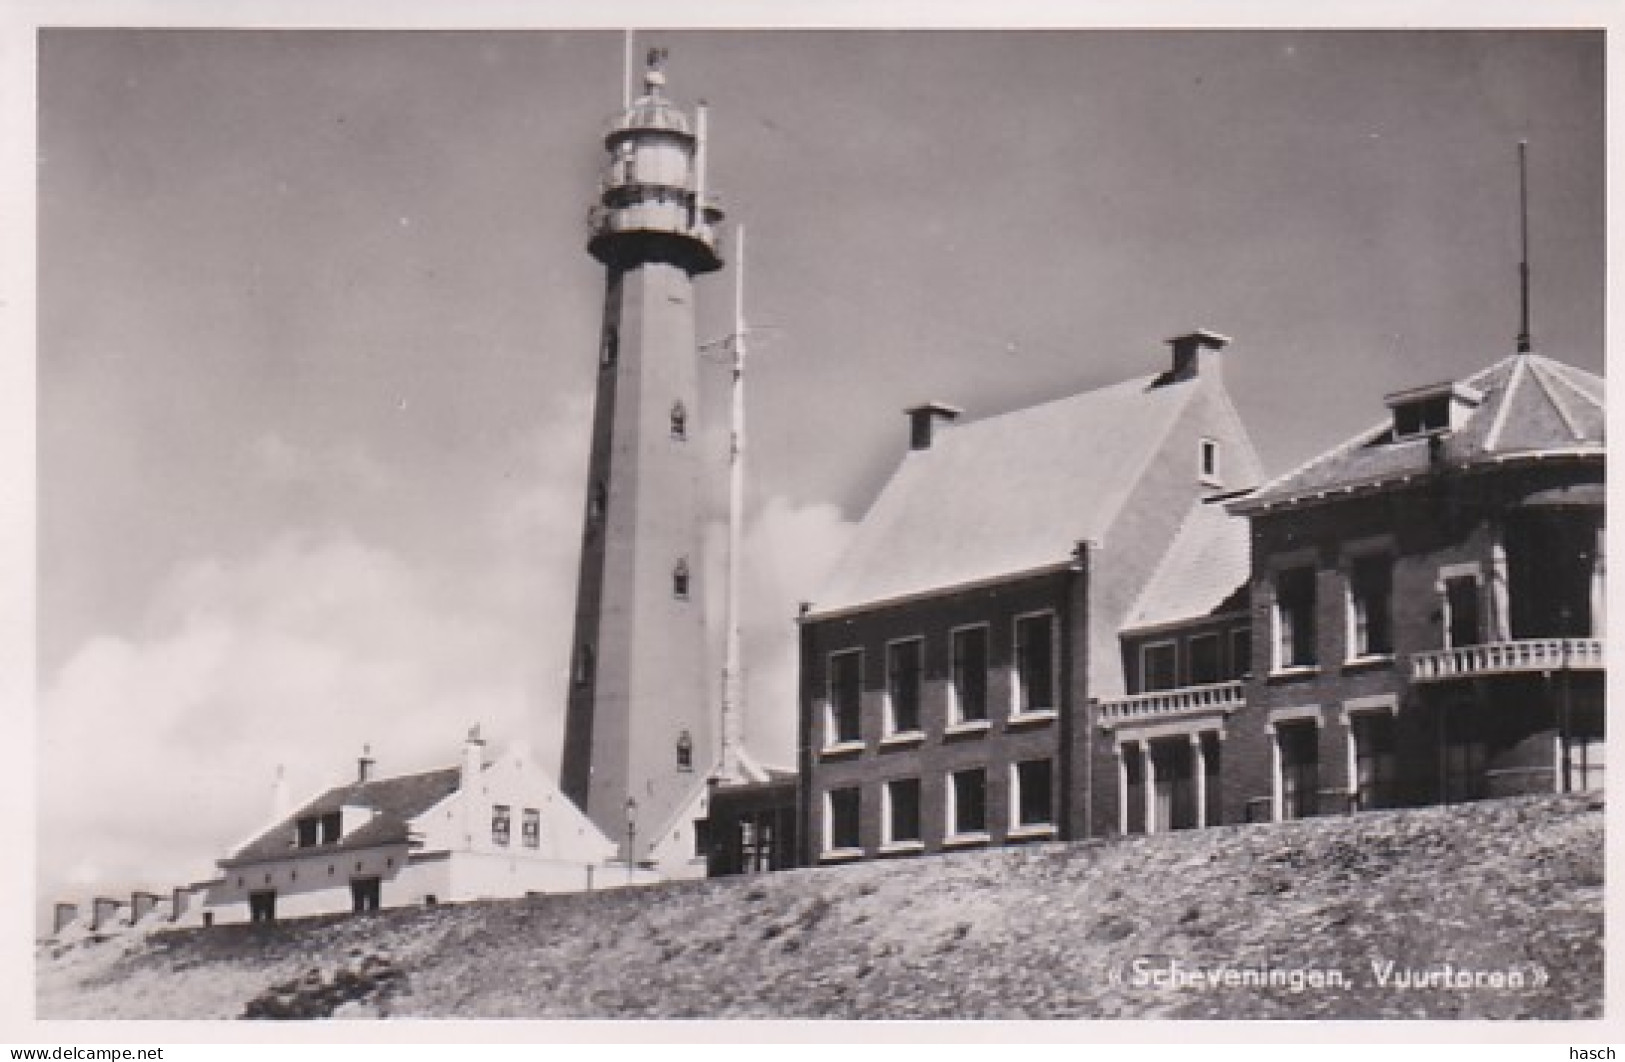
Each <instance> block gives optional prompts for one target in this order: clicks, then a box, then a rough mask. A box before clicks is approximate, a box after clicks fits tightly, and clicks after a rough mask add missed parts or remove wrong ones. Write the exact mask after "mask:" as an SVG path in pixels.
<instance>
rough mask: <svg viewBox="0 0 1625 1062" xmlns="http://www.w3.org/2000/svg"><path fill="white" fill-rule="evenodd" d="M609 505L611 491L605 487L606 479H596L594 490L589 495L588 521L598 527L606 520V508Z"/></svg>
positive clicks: (593, 485)
mask: <svg viewBox="0 0 1625 1062" xmlns="http://www.w3.org/2000/svg"><path fill="white" fill-rule="evenodd" d="M608 505H609V491H608V490H606V489H605V487H604V481H603V480H601V479H595V480H593V483H592V490H591V491H590V492H589V493H588V496H587V521H588V523H589V524H591V526H593V527H595V528H596V527H597V526H598V525H599V524H601V523H603V522H604V510H605V509H606V508H607V507H608Z"/></svg>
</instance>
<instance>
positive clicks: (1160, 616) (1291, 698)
mask: <svg viewBox="0 0 1625 1062" xmlns="http://www.w3.org/2000/svg"><path fill="white" fill-rule="evenodd" d="M1386 404H1387V407H1388V414H1387V416H1386V418H1385V419H1384V420H1383V421H1382V422H1381V423H1380V424H1378V425H1376V426H1374V427H1372V428H1370V429H1368V430H1366V431H1364V432H1361V433H1360V434H1359V435H1357V436H1355V437H1354V438H1352V439H1350V440H1348V441H1347V442H1345V443H1343V444H1342V445H1339V446H1337V447H1335V448H1333V449H1331V450H1329V451H1327V452H1326V453H1324V454H1322V455H1320V456H1318V457H1315V458H1314V459H1312V460H1310V461H1308V462H1306V463H1305V464H1303V465H1302V466H1300V467H1299V468H1296V469H1293V470H1292V471H1290V472H1288V473H1286V474H1285V475H1282V476H1280V477H1279V478H1277V479H1275V480H1273V481H1272V482H1270V483H1267V484H1265V485H1264V486H1263V487H1261V488H1260V489H1258V490H1257V491H1255V492H1253V493H1251V494H1249V495H1246V496H1244V497H1238V498H1235V499H1232V500H1230V501H1229V502H1228V503H1227V508H1228V509H1229V511H1230V512H1231V514H1233V515H1232V517H1231V520H1230V526H1228V527H1226V521H1225V517H1224V516H1223V515H1222V514H1221V513H1220V512H1218V511H1217V507H1216V506H1201V507H1198V511H1197V513H1195V514H1193V519H1192V521H1191V522H1189V523H1187V525H1186V532H1188V533H1189V536H1188V537H1189V538H1190V541H1189V542H1187V541H1186V538H1187V534H1186V533H1182V535H1181V538H1180V540H1179V541H1176V544H1175V546H1174V547H1173V548H1172V549H1171V550H1170V553H1169V557H1168V558H1167V560H1166V561H1165V563H1164V565H1163V568H1162V570H1160V571H1159V573H1158V576H1157V577H1156V579H1154V580H1153V583H1152V585H1151V586H1150V587H1148V590H1147V596H1146V598H1145V599H1144V600H1143V602H1142V605H1141V607H1140V610H1139V613H1140V614H1138V615H1137V616H1136V617H1135V618H1134V619H1132V620H1131V622H1130V624H1129V626H1128V628H1127V629H1126V630H1125V631H1124V638H1123V642H1124V650H1125V660H1124V663H1125V668H1126V670H1127V671H1128V673H1129V675H1130V681H1131V684H1133V688H1131V690H1130V693H1129V695H1128V696H1124V697H1120V698H1116V699H1108V700H1105V701H1103V703H1101V704H1100V705H1099V706H1098V710H1097V726H1098V727H1099V729H1100V730H1101V731H1102V733H1103V734H1105V735H1109V746H1110V755H1109V756H1108V755H1107V754H1105V753H1103V752H1102V751H1100V750H1099V749H1097V753H1096V757H1095V758H1096V772H1095V777H1096V779H1097V781H1096V794H1097V799H1096V803H1097V806H1098V807H1105V806H1107V805H1110V806H1111V808H1112V811H1111V814H1110V816H1108V818H1109V819H1110V820H1112V821H1110V822H1108V823H1106V824H1105V828H1108V829H1116V830H1118V831H1121V832H1141V831H1146V830H1147V828H1148V824H1149V829H1150V831H1153V832H1154V831H1155V830H1158V829H1168V828H1181V827H1186V826H1196V825H1207V824H1216V823H1226V822H1244V821H1259V820H1279V819H1288V818H1299V817H1304V816H1310V815H1318V814H1327V813H1340V812H1345V811H1350V810H1358V809H1362V808H1372V807H1385V806H1394V805H1407V804H1428V803H1443V802H1455V801H1462V800H1472V799H1478V798H1482V797H1489V796H1503V795H1513V794H1519V793H1528V792H1549V791H1552V790H1559V791H1563V790H1571V789H1582V788H1596V787H1600V786H1601V783H1602V766H1603V765H1602V751H1603V642H1602V637H1603V620H1604V592H1603V587H1604V581H1603V569H1604V565H1603V516H1604V508H1603V502H1604V499H1603V475H1604V448H1603V435H1604V414H1603V382H1602V380H1600V379H1599V378H1597V377H1596V376H1593V375H1591V374H1590V373H1586V372H1583V371H1581V370H1578V369H1574V368H1571V367H1569V366H1565V365H1562V364H1561V363H1558V362H1554V361H1552V360H1550V359H1547V358H1543V357H1540V356H1538V355H1534V354H1530V353H1520V354H1515V355H1513V356H1511V357H1509V358H1506V359H1504V360H1502V361H1499V362H1497V363H1495V364H1494V365H1492V366H1490V367H1488V368H1486V369H1484V370H1483V371H1481V372H1479V373H1476V374H1474V375H1473V376H1470V377H1468V378H1467V379H1465V380H1462V381H1451V382H1446V383H1441V384H1437V385H1433V386H1428V387H1420V388H1415V389H1412V390H1408V391H1403V392H1399V393H1396V394H1392V395H1389V396H1388V397H1387V400H1386ZM1240 518H1245V519H1246V521H1247V522H1248V524H1249V525H1250V535H1242V534H1240V533H1239V525H1238V523H1237V521H1238V520H1239V519H1240ZM1249 552H1250V575H1249V576H1248V578H1247V582H1246V584H1244V585H1240V586H1236V585H1234V584H1233V580H1234V578H1235V575H1236V573H1237V572H1238V571H1241V572H1246V571H1249V568H1248V567H1247V565H1248V560H1247V558H1248V554H1249ZM1238 609H1245V610H1246V611H1245V616H1246V620H1247V621H1246V623H1245V624H1244V625H1236V623H1235V621H1236V619H1237V617H1238V612H1237V610H1238ZM1224 628H1228V630H1229V635H1228V637H1229V638H1231V639H1233V641H1231V642H1230V643H1229V644H1230V645H1231V646H1232V648H1233V649H1235V648H1239V646H1240V645H1242V644H1243V643H1244V642H1245V643H1250V653H1251V662H1250V665H1249V666H1245V667H1243V666H1240V665H1239V663H1238V659H1237V655H1236V653H1235V652H1234V651H1232V653H1231V655H1230V656H1229V657H1226V656H1225V655H1224V653H1223V651H1222V649H1223V646H1224V645H1225V639H1226V636H1225V630H1224ZM1248 628H1250V630H1251V632H1252V633H1251V634H1250V635H1249V634H1245V633H1243V632H1244V631H1245V630H1246V629H1248ZM1215 634H1217V635H1219V636H1220V637H1219V639H1218V641H1217V643H1215V642H1213V641H1212V640H1211V636H1212V635H1215ZM1199 644H1200V645H1201V646H1203V648H1201V649H1200V651H1199V650H1198V645H1199ZM1226 668H1228V671H1226V670H1225V669H1226ZM1215 675H1220V676H1221V677H1220V680H1219V681H1215V680H1214V679H1215ZM1108 764H1110V765H1112V766H1115V768H1116V785H1115V786H1110V785H1108V784H1107V783H1106V781H1105V779H1106V777H1107V771H1106V770H1105V768H1106V767H1107V766H1108ZM1195 778H1200V779H1202V784H1200V785H1196V784H1194V782H1193V779H1195ZM1113 790H1115V792H1113ZM1100 819H1101V817H1100V816H1097V820H1096V821H1097V826H1099V825H1102V824H1101V821H1100Z"/></svg>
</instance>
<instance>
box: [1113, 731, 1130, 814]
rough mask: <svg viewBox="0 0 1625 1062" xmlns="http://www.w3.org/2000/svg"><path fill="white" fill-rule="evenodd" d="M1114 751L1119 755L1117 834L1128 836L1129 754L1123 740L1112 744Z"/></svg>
mask: <svg viewBox="0 0 1625 1062" xmlns="http://www.w3.org/2000/svg"><path fill="white" fill-rule="evenodd" d="M1112 752H1113V754H1114V755H1115V756H1116V757H1117V834H1118V836H1119V837H1126V836H1128V756H1127V754H1126V753H1125V751H1124V748H1123V742H1121V741H1118V742H1115V743H1114V744H1113V745H1112Z"/></svg>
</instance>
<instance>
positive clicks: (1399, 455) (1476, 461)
mask: <svg viewBox="0 0 1625 1062" xmlns="http://www.w3.org/2000/svg"><path fill="white" fill-rule="evenodd" d="M1461 382H1462V383H1464V384H1466V385H1468V386H1469V387H1471V388H1473V389H1474V390H1476V391H1478V392H1480V393H1481V394H1482V396H1483V397H1482V400H1481V401H1480V402H1479V404H1478V406H1477V407H1476V408H1475V409H1473V410H1471V411H1470V413H1469V414H1468V416H1467V417H1466V419H1465V421H1464V422H1463V423H1462V424H1461V425H1460V426H1458V427H1456V428H1455V429H1453V430H1451V431H1449V432H1446V433H1444V434H1443V435H1442V436H1439V439H1440V442H1439V444H1438V445H1439V446H1440V452H1439V454H1438V455H1437V457H1436V458H1435V457H1433V456H1431V455H1430V453H1429V448H1430V446H1432V445H1434V444H1432V443H1430V442H1429V440H1428V438H1426V437H1418V438H1406V439H1396V438H1395V437H1394V430H1393V423H1392V420H1391V419H1389V420H1384V421H1383V422H1382V423H1381V424H1378V425H1375V426H1373V427H1371V428H1367V429H1366V430H1365V431H1363V432H1361V433H1359V434H1358V435H1356V436H1354V437H1353V438H1351V439H1349V440H1348V441H1346V442H1344V443H1342V444H1341V445H1339V446H1336V447H1334V448H1332V449H1331V450H1328V451H1326V452H1325V453H1323V454H1320V455H1319V456H1317V457H1314V458H1311V459H1310V460H1308V461H1307V462H1305V463H1304V464H1302V465H1299V466H1298V467H1297V468H1295V469H1293V470H1292V471H1290V472H1287V473H1286V474H1284V475H1282V476H1279V477H1277V478H1276V479H1274V480H1272V481H1271V482H1269V483H1266V484H1265V485H1264V486H1262V487H1260V488H1259V489H1258V490H1257V491H1255V492H1253V493H1252V494H1251V495H1249V496H1247V497H1245V498H1241V499H1238V500H1237V501H1235V502H1232V503H1231V508H1232V509H1233V510H1235V511H1237V512H1249V511H1252V510H1254V509H1263V508H1270V507H1273V506H1278V505H1285V504H1289V503H1292V502H1297V501H1304V500H1309V499H1313V498H1317V497H1319V496H1321V495H1324V494H1328V493H1333V492H1338V493H1341V492H1345V491H1348V490H1351V489H1356V488H1360V487H1374V486H1377V485H1379V484H1383V483H1388V482H1393V481H1398V480H1403V479H1407V478H1410V477H1412V476H1415V475H1418V474H1421V473H1424V472H1426V471H1428V469H1429V468H1430V466H1431V463H1432V462H1433V461H1434V460H1441V459H1442V460H1443V461H1444V463H1445V464H1446V465H1448V466H1450V467H1453V468H1470V467H1474V466H1481V465H1486V464H1491V463H1494V462H1497V461H1503V460H1506V459H1509V458H1516V457H1519V456H1535V455H1541V454H1553V453H1562V452H1595V453H1597V454H1599V455H1600V454H1601V453H1602V446H1603V441H1604V438H1603V436H1604V424H1605V421H1606V416H1605V414H1604V409H1603V390H1604V387H1603V381H1602V378H1601V377H1598V376H1596V375H1594V374H1592V373H1589V372H1586V371H1585V370H1583V369H1577V368H1575V367H1573V366H1571V365H1564V364H1563V363H1562V362H1558V361H1553V360H1552V359H1550V358H1546V357H1542V356H1540V355H1538V354H1513V355H1510V356H1508V357H1506V358H1503V359H1501V360H1500V361H1498V362H1496V363H1495V364H1493V365H1491V366H1489V367H1488V368H1485V369H1482V370H1480V371H1479V372H1477V373H1474V374H1473V375H1472V376H1469V377H1467V378H1466V379H1465V380H1463V381H1461Z"/></svg>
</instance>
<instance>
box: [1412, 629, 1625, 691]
mask: <svg viewBox="0 0 1625 1062" xmlns="http://www.w3.org/2000/svg"><path fill="white" fill-rule="evenodd" d="M1602 666H1603V643H1602V639H1601V638H1523V639H1519V640H1518V641H1515V642H1489V643H1486V644H1484V645H1458V646H1455V647H1453V648H1450V649H1435V650H1432V651H1430V652H1426V653H1416V654H1414V655H1413V656H1412V657H1411V679H1412V681H1414V682H1443V681H1447V680H1449V679H1459V678H1472V677H1474V676H1476V675H1521V674H1528V673H1530V672H1536V671H1599V670H1601V669H1602Z"/></svg>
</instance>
